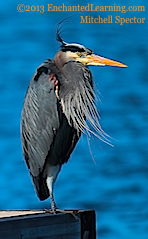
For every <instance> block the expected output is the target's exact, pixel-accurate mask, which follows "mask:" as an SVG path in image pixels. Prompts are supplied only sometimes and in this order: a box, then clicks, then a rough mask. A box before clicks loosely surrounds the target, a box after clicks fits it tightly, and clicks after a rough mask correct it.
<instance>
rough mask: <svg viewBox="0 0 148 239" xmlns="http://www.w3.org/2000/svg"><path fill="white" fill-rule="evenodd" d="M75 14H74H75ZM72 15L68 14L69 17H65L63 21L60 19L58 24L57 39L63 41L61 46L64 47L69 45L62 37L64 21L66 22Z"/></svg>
mask: <svg viewBox="0 0 148 239" xmlns="http://www.w3.org/2000/svg"><path fill="white" fill-rule="evenodd" d="M74 15H76V14H74ZM74 15H72V16H74ZM72 16H68V17H66V18H64V19H63V20H62V21H60V22H59V23H58V24H57V27H56V39H57V41H59V42H61V43H62V46H61V47H64V46H66V45H67V43H66V42H65V41H63V39H62V37H61V29H62V23H63V22H65V21H66V20H67V19H68V18H71V17H72Z"/></svg>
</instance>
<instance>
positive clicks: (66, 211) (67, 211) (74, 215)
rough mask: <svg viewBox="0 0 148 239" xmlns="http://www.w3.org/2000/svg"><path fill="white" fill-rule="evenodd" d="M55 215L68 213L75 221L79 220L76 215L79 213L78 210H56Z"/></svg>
mask: <svg viewBox="0 0 148 239" xmlns="http://www.w3.org/2000/svg"><path fill="white" fill-rule="evenodd" d="M56 212H57V213H69V214H71V215H72V216H73V217H74V218H75V219H76V220H79V219H80V218H79V217H78V216H77V215H76V213H78V212H79V210H62V209H58V208H57V209H56Z"/></svg>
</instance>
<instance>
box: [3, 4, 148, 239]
mask: <svg viewBox="0 0 148 239" xmlns="http://www.w3.org/2000/svg"><path fill="white" fill-rule="evenodd" d="M44 2H45V3H44V4H45V5H46V4H47V3H49V2H48V1H44ZM19 3H20V2H18V1H13V2H11V1H7V4H5V2H3V3H1V8H0V30H1V36H0V55H1V57H0V106H1V107H0V152H1V155H0V165H1V173H0V208H1V209H34V208H48V207H49V206H50V200H47V201H45V202H40V201H39V200H38V198H37V196H36V194H35V192H34V189H33V186H32V184H31V180H30V176H29V173H28V171H27V168H26V165H25V162H24V161H23V157H22V151H21V143H20V115H21V109H22V105H23V99H24V96H25V92H26V89H27V86H28V84H29V81H30V79H31V77H32V75H33V73H34V71H35V69H36V68H37V67H38V65H39V64H40V63H42V62H43V61H44V60H45V59H46V58H53V57H54V54H55V53H56V51H57V50H58V47H59V43H58V42H56V40H55V26H56V24H57V23H58V22H59V21H60V20H61V19H63V18H64V17H67V16H69V15H70V14H72V13H71V12H70V13H68V12H44V13H39V12H24V13H19V12H17V9H16V7H17V5H18V4H19ZM23 3H25V2H23ZM90 3H93V4H95V5H100V6H101V5H105V4H106V5H114V4H116V5H123V2H121V1H116V2H109V1H105V2H104V1H100V2H98V1H91V2H90ZM26 4H28V2H26ZM31 4H35V5H37V4H39V5H41V4H43V3H41V2H40V1H32V3H31ZM52 4H55V5H59V4H60V2H58V1H56V3H55V2H54V3H52ZM64 4H65V5H73V4H74V3H73V2H72V1H65V2H64ZM76 4H80V5H84V3H82V1H75V5H76ZM85 5H86V4H85ZM124 5H126V6H129V5H134V6H138V5H143V6H145V12H127V13H124V14H121V13H117V12H116V13H112V15H113V16H116V15H120V16H122V17H124V18H126V17H129V18H130V17H133V16H137V17H147V13H148V12H147V8H148V3H147V1H142V2H141V1H130V4H129V3H128V2H127V1H125V2H124ZM87 14H88V15H93V16H97V15H98V13H94V12H93V13H91V12H89V13H87ZM99 14H100V15H101V17H106V16H107V15H108V12H101V13H99ZM147 31H148V24H147V19H146V22H145V23H144V24H124V25H123V26H120V25H119V24H115V23H112V24H81V23H80V16H79V15H77V16H75V17H74V18H71V19H70V20H69V23H66V24H65V27H64V32H63V37H64V38H65V40H66V41H67V42H78V43H81V44H84V45H86V46H87V47H88V48H91V49H93V50H94V52H95V53H97V54H100V55H102V56H106V57H108V58H111V59H115V60H118V61H121V62H123V63H125V64H127V65H128V68H126V69H121V68H120V69H117V68H113V67H91V68H90V69H91V71H92V72H93V75H94V78H95V82H96V89H97V91H98V95H99V97H100V99H101V102H98V108H99V109H100V115H101V125H102V127H103V129H104V130H105V132H107V133H108V134H109V135H110V136H111V137H112V138H113V139H112V143H113V144H114V147H110V146H108V145H105V144H104V143H102V142H99V141H97V140H96V139H95V138H92V140H91V141H90V142H89V143H90V148H91V150H90V149H89V145H88V143H87V138H86V136H85V135H83V137H82V138H81V139H80V141H79V143H78V145H77V147H76V149H75V150H74V152H73V154H72V155H71V159H70V161H69V162H68V163H67V165H64V166H63V169H62V171H61V173H60V175H59V177H58V180H57V182H56V184H55V198H56V202H57V205H58V207H59V208H64V209H74V208H76V209H94V210H95V211H96V213H97V231H98V238H108V239H116V238H120V239H130V238H134V239H139V238H140V239H147V238H148V186H147V185H148V163H147V161H148V147H147V144H148V107H147V106H148V77H147V75H148V74H147V62H148V43H147V42H148V34H147V33H148V32H147ZM99 92H100V94H99ZM90 152H91V153H90ZM92 155H93V157H92ZM93 158H94V160H95V162H96V164H95V163H94V161H93Z"/></svg>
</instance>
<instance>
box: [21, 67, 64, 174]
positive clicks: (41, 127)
mask: <svg viewBox="0 0 148 239" xmlns="http://www.w3.org/2000/svg"><path fill="white" fill-rule="evenodd" d="M50 72H51V71H50V69H48V73H47V71H46V72H44V71H42V72H40V74H39V77H38V79H37V74H38V72H37V71H36V72H35V74H34V75H33V77H32V79H31V82H30V85H29V87H28V91H27V94H26V97H25V100H24V106H23V110H22V117H21V139H22V148H23V154H24V157H25V159H26V162H27V165H28V167H29V169H30V172H31V174H32V176H35V177H37V176H38V175H39V174H40V172H42V170H43V167H44V164H45V159H46V156H47V155H48V151H49V150H50V146H51V143H52V141H53V138H54V132H55V130H58V128H59V116H58V111H57V98H56V95H55V92H54V83H53V82H52V81H50V80H49V74H50Z"/></svg>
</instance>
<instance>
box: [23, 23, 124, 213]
mask: <svg viewBox="0 0 148 239" xmlns="http://www.w3.org/2000/svg"><path fill="white" fill-rule="evenodd" d="M59 26H60V24H59V25H58V28H57V40H58V41H59V42H60V43H61V49H60V50H59V51H58V52H57V53H56V55H55V58H54V60H52V59H48V60H47V61H45V62H43V63H42V64H41V65H40V66H39V67H38V68H37V70H36V71H35V73H34V75H33V77H32V79H31V81H30V84H29V87H28V90H27V93H26V97H25V100H24V105H23V110H22V117H21V140H22V149H23V155H24V157H25V160H26V163H27V166H28V168H29V171H30V175H31V178H32V181H33V184H34V187H35V190H36V193H37V195H38V197H39V199H40V200H45V199H46V198H48V197H49V196H50V199H51V209H52V211H53V213H56V206H55V202H54V198H53V185H54V182H55V180H56V178H57V175H58V173H59V172H60V169H61V166H62V164H64V163H65V162H67V161H68V159H69V157H70V154H71V152H72V151H73V149H74V147H75V145H76V143H77V142H78V140H79V138H80V136H81V133H82V132H83V130H85V131H86V133H88V134H89V133H92V134H94V135H96V136H97V137H98V138H100V139H102V140H104V141H106V134H105V133H104V131H103V130H102V128H101V126H100V124H99V113H98V111H97V108H96V106H95V93H94V90H93V80H92V75H91V72H90V70H89V69H88V67H87V66H88V65H96V66H105V65H110V66H118V67H126V65H124V64H122V63H119V62H117V61H113V60H110V59H107V58H103V57H101V56H98V55H95V54H94V53H93V51H92V50H90V49H88V48H86V47H85V46H83V45H80V44H76V43H71V44H69V43H66V42H65V41H63V39H62V38H61V35H60V27H59ZM86 119H87V121H88V122H89V124H87V123H86Z"/></svg>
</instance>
